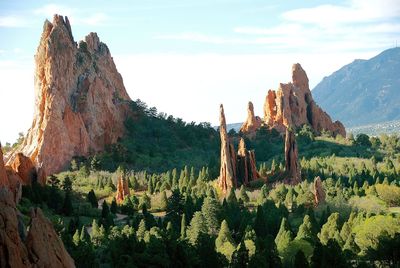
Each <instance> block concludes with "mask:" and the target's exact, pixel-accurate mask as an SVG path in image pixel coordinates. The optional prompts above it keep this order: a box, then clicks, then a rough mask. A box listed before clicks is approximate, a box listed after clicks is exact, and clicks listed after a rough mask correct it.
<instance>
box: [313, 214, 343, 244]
mask: <svg viewBox="0 0 400 268" xmlns="http://www.w3.org/2000/svg"><path fill="white" fill-rule="evenodd" d="M338 220H339V213H337V212H336V213H332V214H331V215H330V216H329V218H328V221H327V222H326V223H325V224H324V225H323V226H322V228H321V232H320V233H319V234H318V237H319V240H320V241H321V243H322V244H323V245H326V244H327V243H328V241H329V239H334V237H335V232H338V231H339V230H338Z"/></svg>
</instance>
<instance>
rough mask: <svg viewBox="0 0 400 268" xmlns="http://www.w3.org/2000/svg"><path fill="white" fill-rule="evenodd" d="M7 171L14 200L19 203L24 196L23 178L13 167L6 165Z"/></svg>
mask: <svg viewBox="0 0 400 268" xmlns="http://www.w3.org/2000/svg"><path fill="white" fill-rule="evenodd" d="M6 173H7V178H8V188H9V189H10V191H11V192H12V193H13V195H14V202H15V203H16V204H18V203H19V201H20V200H21V197H22V185H23V182H22V179H21V177H20V176H19V175H18V173H17V172H15V171H14V170H13V169H12V168H11V167H9V166H6Z"/></svg>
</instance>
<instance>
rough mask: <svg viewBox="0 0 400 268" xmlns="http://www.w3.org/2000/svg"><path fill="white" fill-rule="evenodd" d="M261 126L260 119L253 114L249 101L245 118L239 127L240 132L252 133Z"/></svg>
mask: <svg viewBox="0 0 400 268" xmlns="http://www.w3.org/2000/svg"><path fill="white" fill-rule="evenodd" d="M260 127H261V119H260V117H258V116H255V114H254V106H253V103H252V102H251V101H249V103H248V105H247V119H246V121H245V122H244V123H243V125H242V127H241V128H240V132H243V133H253V132H255V131H256V130H257V129H259V128H260Z"/></svg>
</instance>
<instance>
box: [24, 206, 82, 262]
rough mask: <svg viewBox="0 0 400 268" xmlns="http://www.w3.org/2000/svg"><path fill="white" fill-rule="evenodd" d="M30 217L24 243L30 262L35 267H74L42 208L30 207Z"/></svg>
mask: <svg viewBox="0 0 400 268" xmlns="http://www.w3.org/2000/svg"><path fill="white" fill-rule="evenodd" d="M30 217H31V223H30V226H29V232H28V235H27V237H26V241H25V244H26V247H27V249H28V252H29V256H30V259H31V262H32V264H33V265H34V266H37V267H75V264H74V260H73V259H72V258H71V256H70V255H69V254H68V252H67V251H66V250H65V248H64V244H63V242H62V241H61V239H60V238H59V237H58V235H57V233H56V232H55V230H54V228H53V225H52V224H51V222H50V221H49V220H48V219H47V218H46V217H44V215H43V212H42V210H41V209H40V208H35V209H32V210H31V215H30Z"/></svg>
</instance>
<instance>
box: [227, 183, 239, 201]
mask: <svg viewBox="0 0 400 268" xmlns="http://www.w3.org/2000/svg"><path fill="white" fill-rule="evenodd" d="M226 201H227V202H228V204H236V203H237V198H236V194H235V189H234V188H233V187H232V188H231V190H230V192H229V194H228V197H227V198H226Z"/></svg>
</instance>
